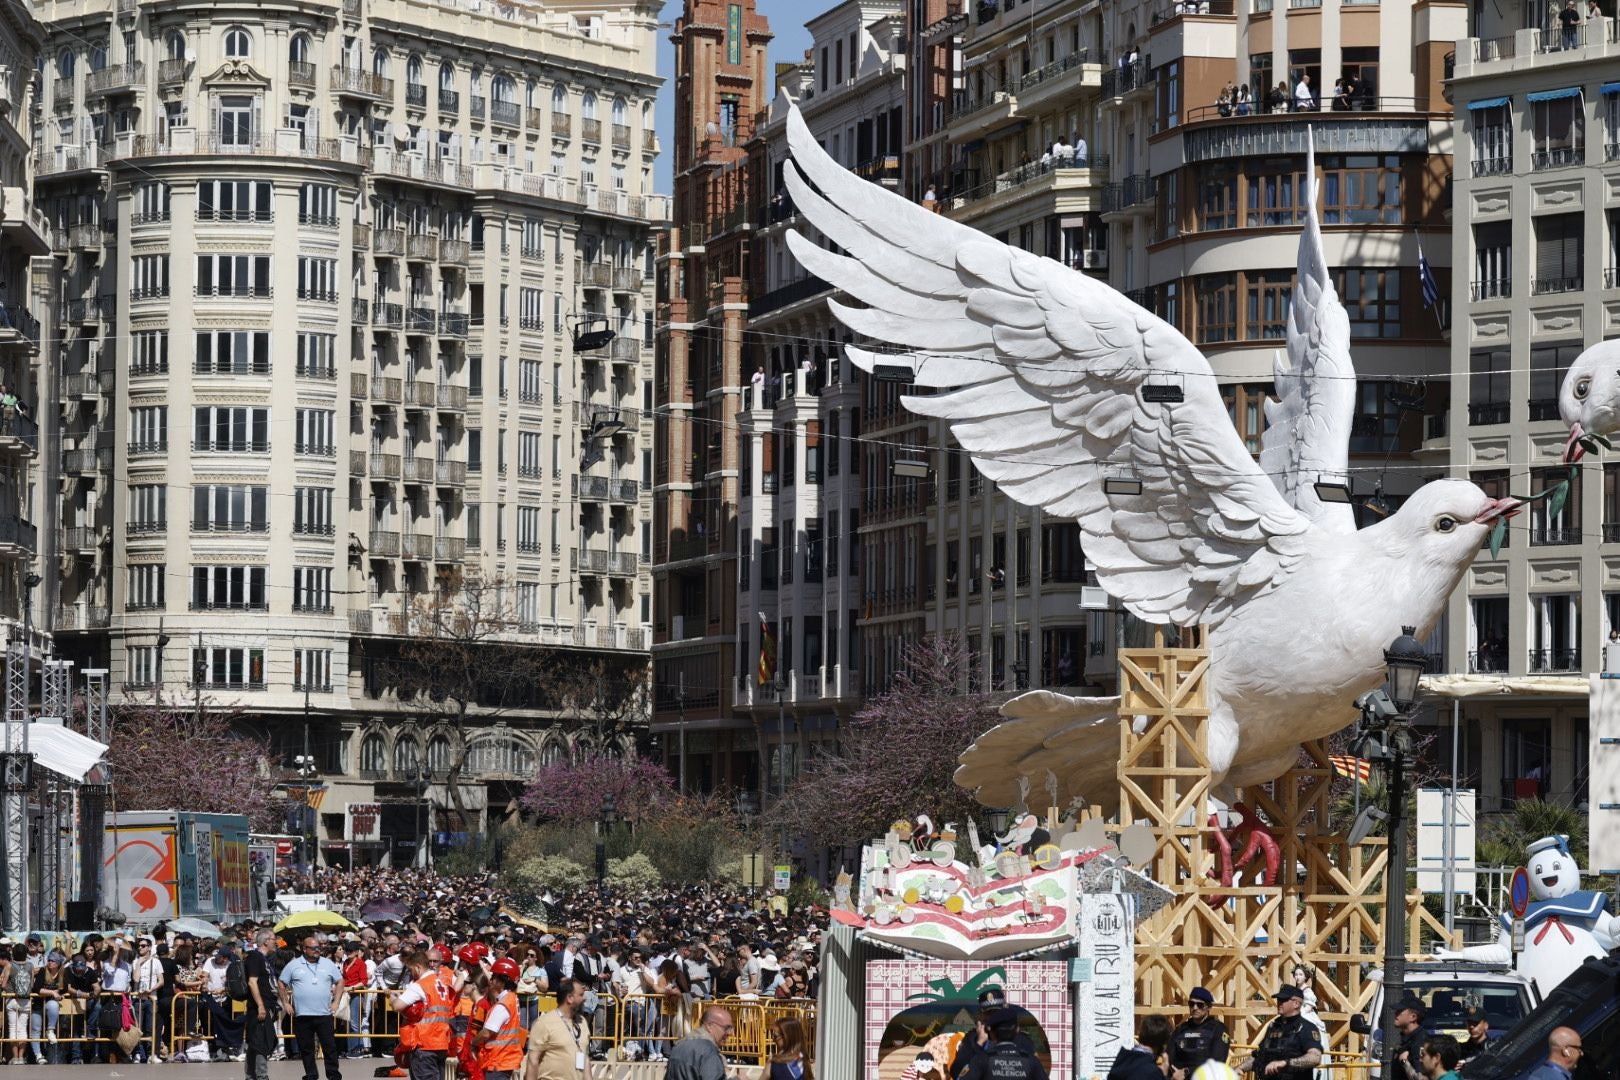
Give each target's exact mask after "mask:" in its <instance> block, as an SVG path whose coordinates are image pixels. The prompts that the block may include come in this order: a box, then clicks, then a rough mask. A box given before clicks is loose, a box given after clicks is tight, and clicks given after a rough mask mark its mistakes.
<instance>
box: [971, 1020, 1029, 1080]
mask: <svg viewBox="0 0 1620 1080" xmlns="http://www.w3.org/2000/svg"><path fill="white" fill-rule="evenodd" d="M986 1026H987V1027H988V1028H989V1029H990V1045H989V1046H987V1047H985V1048H984V1050H983V1052H981V1053H979V1054H977V1055H976V1056H975V1057H974V1058H973V1061H972V1063H971V1064H970V1065H968V1067H967V1071H966V1072H964V1073H963V1074H962V1080H1047V1076H1046V1069H1045V1068H1043V1067H1042V1065H1041V1063H1040V1061H1039V1060H1037V1059H1036V1057H1035V1055H1034V1054H1033V1053H1031V1052H1030V1051H1029V1050H1026V1049H1025V1047H1026V1046H1028V1045H1029V1039H1028V1038H1027V1037H1025V1036H1021V1035H1020V1034H1019V1033H1018V1012H1017V1010H1015V1009H997V1010H996V1011H995V1012H993V1013H991V1014H990V1016H989V1018H988V1019H987V1020H986Z"/></svg>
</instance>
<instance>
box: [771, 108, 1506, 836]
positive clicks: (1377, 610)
mask: <svg viewBox="0 0 1620 1080" xmlns="http://www.w3.org/2000/svg"><path fill="white" fill-rule="evenodd" d="M787 123H788V140H789V145H790V148H791V150H792V154H793V162H794V164H795V165H796V166H797V168H793V167H790V168H788V169H787V177H786V182H787V185H788V189H789V191H790V192H791V193H792V196H793V199H794V202H795V205H796V206H797V208H798V209H799V211H800V212H802V213H803V215H804V217H805V220H806V221H808V222H809V224H810V225H813V226H814V227H815V229H816V230H817V231H818V232H819V233H820V234H821V236H822V237H823V238H825V240H826V241H827V242H828V243H827V245H826V246H823V245H821V244H818V243H817V242H815V241H813V240H811V239H810V238H809V237H808V236H805V235H802V234H800V233H798V232H790V233H789V234H788V238H787V239H788V244H789V246H790V247H791V249H792V250H793V253H794V254H795V255H796V256H797V257H798V259H799V261H800V262H801V263H802V264H803V265H804V267H805V269H806V270H808V271H809V272H811V273H813V274H817V275H819V276H820V277H822V278H823V279H825V280H826V281H828V282H830V283H831V284H833V285H835V286H837V287H838V288H839V289H842V290H843V291H844V292H845V293H846V294H847V295H848V296H849V297H851V298H853V299H854V300H857V301H860V302H861V303H862V304H863V305H865V306H861V307H857V306H852V305H849V304H845V303H838V302H833V303H832V304H831V308H832V310H833V312H834V314H835V315H836V316H837V317H838V319H839V320H841V321H842V322H843V323H844V324H845V325H846V326H848V327H849V328H850V329H852V330H854V331H856V332H857V333H859V334H862V335H865V336H867V337H869V338H872V339H875V340H877V341H879V342H885V343H888V344H889V345H891V346H894V347H897V349H898V351H896V352H883V353H878V352H874V351H871V350H867V349H861V348H855V347H853V346H851V347H848V348H847V352H848V354H849V356H850V357H851V359H852V360H853V361H854V362H855V363H856V364H857V365H859V366H860V367H861V368H863V369H865V370H868V371H870V370H871V369H872V367H873V365H874V364H875V363H879V362H881V363H883V364H903V365H905V366H907V367H909V368H910V369H911V373H912V378H913V380H914V382H915V384H916V385H917V386H918V387H919V388H931V389H932V390H934V391H935V392H933V393H927V392H924V393H919V394H916V395H913V396H910V397H907V398H905V399H904V403H905V406H906V408H908V409H910V410H911V411H912V412H914V413H918V414H921V415H923V416H931V417H939V418H941V419H943V420H945V421H946V422H947V423H948V424H949V426H950V429H951V433H952V434H953V435H954V436H955V438H956V440H957V442H958V443H960V444H961V446H962V447H963V448H964V449H965V450H966V451H967V452H968V453H969V454H970V455H971V456H972V459H973V463H974V465H975V466H977V467H978V469H979V471H980V472H982V473H983V474H984V475H985V476H987V477H989V478H990V479H991V480H992V481H994V482H995V483H996V484H997V485H998V486H999V487H1000V489H1001V490H1002V491H1003V492H1005V493H1006V494H1007V495H1008V496H1010V497H1011V498H1013V499H1016V500H1018V501H1019V502H1022V503H1024V504H1026V505H1029V506H1037V507H1040V508H1042V509H1043V510H1044V511H1045V512H1046V513H1047V514H1048V515H1050V516H1052V517H1057V518H1072V519H1074V520H1075V521H1077V522H1079V525H1080V529H1081V531H1082V536H1083V546H1084V549H1085V552H1086V556H1087V558H1088V559H1089V560H1090V561H1091V562H1092V563H1093V564H1094V565H1095V566H1096V569H1097V577H1098V580H1099V582H1100V583H1101V584H1102V586H1103V587H1104V588H1105V589H1106V590H1107V591H1108V593H1109V594H1110V595H1111V596H1112V597H1114V598H1115V599H1116V600H1117V601H1118V602H1119V603H1120V604H1122V605H1123V606H1124V607H1125V608H1126V609H1127V610H1129V611H1130V612H1132V613H1134V614H1135V615H1136V616H1137V617H1138V618H1141V619H1144V620H1146V621H1148V622H1152V623H1162V624H1175V625H1181V626H1185V625H1191V624H1195V623H1202V624H1204V625H1205V626H1206V627H1208V629H1209V636H1208V645H1209V648H1210V653H1211V663H1210V679H1209V683H1208V689H1209V693H1210V709H1211V716H1210V723H1209V729H1208V730H1209V742H1210V745H1209V751H1210V759H1211V767H1212V769H1213V772H1214V775H1213V777H1212V779H1213V780H1214V782H1215V783H1216V784H1217V785H1218V787H1217V793H1218V794H1219V795H1220V796H1221V797H1222V798H1225V799H1227V800H1228V801H1230V800H1231V797H1232V793H1231V789H1232V788H1237V787H1242V786H1243V785H1246V784H1255V783H1260V782H1263V781H1266V780H1271V779H1273V778H1275V777H1277V776H1279V775H1281V774H1282V773H1283V772H1285V771H1287V770H1288V769H1289V768H1290V767H1291V766H1292V765H1293V764H1294V763H1295V761H1296V759H1297V758H1298V754H1299V745H1300V743H1301V742H1303V741H1305V740H1309V739H1314V738H1319V737H1322V736H1326V735H1328V734H1331V733H1332V732H1335V731H1337V730H1339V729H1340V728H1342V727H1344V726H1345V725H1346V724H1347V723H1349V722H1350V721H1351V720H1353V719H1354V715H1355V713H1354V707H1353V701H1354V699H1355V697H1356V696H1357V695H1358V694H1360V693H1362V692H1363V691H1365V690H1369V689H1371V688H1373V687H1375V686H1377V685H1378V684H1379V683H1380V682H1381V681H1382V679H1383V676H1384V659H1383V649H1384V647H1385V646H1386V645H1388V643H1389V642H1390V641H1391V640H1392V639H1393V638H1395V637H1396V636H1397V635H1398V634H1399V633H1400V631H1401V627H1402V626H1403V625H1405V626H1415V627H1421V628H1425V629H1426V628H1428V627H1430V626H1432V625H1433V623H1434V622H1435V620H1436V619H1437V618H1438V617H1439V615H1440V612H1441V610H1442V609H1443V608H1444V606H1445V603H1446V598H1447V596H1449V595H1450V593H1451V591H1452V589H1453V588H1454V587H1455V586H1456V585H1457V582H1458V581H1459V579H1460V578H1461V577H1462V574H1463V571H1464V569H1465V568H1466V567H1467V566H1468V564H1469V563H1470V562H1472V561H1473V558H1474V555H1475V553H1477V552H1478V551H1479V549H1480V546H1481V544H1482V543H1483V542H1484V540H1485V538H1486V534H1487V533H1488V532H1489V530H1490V529H1491V527H1492V526H1493V524H1494V523H1495V521H1496V520H1497V519H1498V518H1499V517H1502V516H1505V515H1510V514H1511V513H1513V511H1514V510H1516V509H1517V508H1518V505H1519V504H1518V502H1517V501H1516V500H1513V499H1492V498H1491V497H1489V496H1488V495H1486V494H1485V493H1484V492H1483V491H1481V490H1480V489H1479V488H1478V487H1476V486H1475V485H1473V484H1471V483H1468V482H1466V481H1461V480H1445V481H1436V482H1433V483H1430V484H1427V485H1425V486H1424V487H1422V488H1420V489H1418V491H1416V492H1415V493H1414V494H1413V495H1412V496H1411V497H1410V498H1409V499H1408V500H1407V501H1406V502H1405V503H1404V504H1403V505H1402V506H1401V508H1400V510H1399V511H1398V512H1396V513H1395V514H1393V515H1391V516H1390V517H1388V518H1386V519H1385V520H1383V521H1380V522H1378V523H1377V524H1375V525H1372V526H1370V527H1369V528H1366V529H1362V530H1360V531H1357V530H1356V528H1355V524H1354V520H1353V518H1352V516H1351V511H1350V508H1349V507H1348V506H1345V505H1342V504H1324V503H1321V502H1319V501H1318V500H1317V498H1316V494H1315V491H1314V488H1313V486H1312V485H1313V484H1314V483H1315V482H1316V481H1317V480H1318V479H1319V478H1327V479H1329V480H1336V481H1339V482H1343V480H1344V478H1345V476H1346V474H1347V470H1348V462H1349V447H1348V439H1349V434H1350V425H1351V419H1352V416H1353V411H1354V403H1355V381H1354V371H1353V369H1352V367H1351V364H1350V356H1349V339H1350V331H1349V323H1348V320H1347V318H1346V316H1345V312H1344V309H1343V307H1342V306H1341V304H1340V303H1339V300H1338V298H1337V296H1336V294H1335V292H1334V289H1333V285H1332V281H1331V278H1330V276H1329V273H1328V267H1327V265H1326V262H1325V259H1324V256H1323V252H1322V240H1321V235H1320V231H1319V229H1318V228H1317V225H1316V221H1315V211H1314V206H1315V202H1316V200H1315V194H1314V188H1315V184H1314V181H1313V183H1312V194H1311V198H1310V199H1309V205H1310V206H1311V207H1313V210H1312V212H1311V217H1310V219H1309V221H1308V224H1307V226H1306V230H1305V235H1304V237H1303V238H1302V241H1301V245H1300V266H1299V271H1300V272H1299V280H1298V283H1297V284H1296V286H1295V289H1294V294H1293V306H1292V311H1291V314H1290V321H1289V327H1288V338H1287V345H1288V359H1287V361H1286V363H1285V362H1284V361H1283V360H1282V359H1281V358H1279V359H1278V362H1277V371H1276V384H1277V391H1278V393H1279V395H1280V398H1281V400H1279V401H1277V402H1275V403H1273V404H1271V405H1269V406H1268V409H1267V417H1268V420H1269V423H1270V427H1269V429H1268V430H1267V432H1266V435H1265V440H1264V443H1263V449H1262V452H1261V455H1260V460H1259V461H1258V462H1257V461H1256V460H1255V459H1254V458H1253V457H1252V456H1251V455H1250V454H1249V453H1248V452H1247V451H1246V450H1245V448H1244V446H1243V443H1242V442H1241V441H1240V440H1239V438H1238V435H1237V432H1236V430H1235V429H1234V428H1233V426H1232V423H1231V421H1230V419H1229V418H1228V416H1227V412H1226V408H1225V406H1224V404H1223V403H1222V401H1221V395H1220V390H1219V387H1218V386H1217V384H1216V381H1215V378H1214V373H1213V372H1212V371H1211V369H1210V366H1209V363H1208V362H1207V361H1206V360H1205V359H1204V357H1203V356H1201V355H1200V354H1199V352H1198V350H1197V349H1196V348H1194V347H1193V345H1192V343H1190V342H1189V341H1187V339H1186V338H1184V337H1182V336H1181V334H1179V333H1178V332H1177V331H1176V330H1175V329H1174V328H1173V327H1171V326H1169V325H1167V324H1166V323H1164V322H1163V321H1162V320H1160V319H1158V318H1156V317H1155V316H1153V315H1152V314H1150V313H1149V312H1147V311H1144V310H1143V309H1142V308H1139V307H1137V306H1136V305H1135V304H1132V303H1131V302H1130V301H1128V300H1126V299H1125V297H1123V296H1122V295H1120V294H1119V293H1117V292H1115V291H1114V290H1113V289H1111V288H1109V287H1108V286H1106V285H1104V284H1102V283H1101V282H1099V281H1096V280H1094V279H1092V278H1089V277H1086V276H1085V275H1083V274H1080V273H1078V272H1076V271H1073V270H1070V269H1069V268H1067V267H1065V266H1063V265H1061V264H1060V263H1057V262H1055V261H1053V260H1051V259H1047V258H1041V257H1039V256H1036V255H1032V254H1030V253H1029V252H1025V251H1020V250H1018V249H1016V248H1012V247H1009V246H1007V245H1006V244H1002V243H999V242H997V241H996V240H994V239H992V238H990V237H989V236H986V235H985V234H983V233H980V232H977V231H975V230H973V229H970V228H968V227H967V226H964V225H960V224H957V223H955V222H952V221H950V220H948V219H945V218H942V217H940V216H938V215H936V214H932V213H929V212H928V211H926V210H924V209H922V208H921V207H919V206H916V205H913V204H912V203H910V202H907V201H906V200H905V199H903V198H901V197H899V196H897V195H895V194H893V193H891V192H888V191H885V190H884V189H882V188H880V187H878V186H877V185H874V184H870V183H867V182H866V181H864V180H861V179H859V178H857V177H856V176H854V175H853V174H851V173H849V172H848V171H846V170H845V169H843V168H841V167H839V166H838V165H837V164H836V163H835V162H833V161H832V160H831V159H830V158H829V157H828V156H827V155H826V154H825V153H824V152H823V151H822V150H821V148H820V147H819V146H818V145H817V144H816V140H815V138H814V137H813V136H812V135H811V134H810V132H809V130H808V128H806V126H805V124H804V121H803V119H802V118H801V117H800V116H799V114H798V112H797V110H794V111H792V112H790V113H789V116H788V122H787ZM1307 174H1308V175H1312V176H1314V172H1313V171H1311V170H1309V169H1308V170H1307ZM1154 385H1162V386H1171V385H1173V386H1177V387H1180V388H1182V390H1183V393H1182V400H1180V401H1160V400H1154V399H1158V398H1162V397H1164V396H1166V395H1164V394H1162V393H1153V392H1149V393H1144V389H1145V388H1148V387H1151V386H1154ZM1172 396H1173V395H1172ZM1106 478H1119V479H1122V480H1125V481H1127V483H1125V484H1116V485H1112V486H1114V487H1115V488H1116V490H1129V488H1131V487H1132V486H1133V482H1139V483H1140V490H1139V492H1137V493H1126V494H1118V493H1116V494H1110V493H1108V492H1107V491H1105V490H1104V483H1103V482H1104V480H1105V479H1106ZM1118 707H1119V699H1118V698H1076V697H1068V696H1065V695H1062V694H1057V693H1053V692H1050V691H1044V690H1037V691H1034V692H1032V693H1027V694H1024V695H1022V696H1020V697H1018V698H1015V699H1014V700H1012V701H1011V702H1009V703H1008V704H1007V705H1006V706H1005V707H1004V708H1003V710H1002V714H1003V716H1005V717H1006V718H1007V719H1006V721H1005V722H1004V723H1002V724H1000V725H998V726H997V727H996V728H994V729H993V730H991V731H990V732H988V733H986V734H985V735H984V736H983V737H981V738H980V739H979V740H978V741H977V742H976V743H975V744H974V745H973V747H972V748H971V749H969V750H968V751H967V752H966V753H964V754H963V755H962V759H961V766H960V768H959V769H958V771H957V782H958V783H960V784H962V785H963V786H964V787H967V788H969V789H971V790H974V791H975V792H976V793H977V795H978V797H979V799H980V800H981V801H983V802H985V803H987V804H990V805H1003V806H1006V805H1013V804H1015V803H1018V802H1020V801H1021V794H1022V793H1021V790H1020V787H1021V785H1020V781H1021V780H1023V781H1024V785H1023V786H1026V787H1027V786H1028V785H1029V784H1031V783H1033V785H1034V786H1035V788H1036V789H1037V790H1038V789H1040V788H1041V787H1042V786H1045V787H1047V789H1048V790H1049V791H1052V787H1053V785H1055V786H1056V788H1057V790H1055V791H1052V795H1053V797H1054V798H1055V799H1057V800H1058V802H1057V805H1060V806H1061V805H1065V804H1066V803H1067V802H1068V801H1069V800H1070V799H1073V798H1076V797H1080V798H1083V799H1085V800H1086V801H1087V802H1094V803H1097V804H1099V805H1102V806H1105V807H1111V806H1112V805H1114V804H1115V803H1116V802H1117V798H1118V787H1117V783H1116V780H1115V768H1116V764H1117V761H1118V756H1119V755H1118V745H1119V743H1118V737H1119V736H1118V731H1117V728H1116V727H1115V724H1116V722H1117V710H1118Z"/></svg>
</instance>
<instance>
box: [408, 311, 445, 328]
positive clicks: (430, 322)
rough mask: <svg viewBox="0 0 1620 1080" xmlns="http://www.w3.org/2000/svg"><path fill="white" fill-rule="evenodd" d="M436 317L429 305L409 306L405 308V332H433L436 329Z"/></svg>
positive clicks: (437, 321)
mask: <svg viewBox="0 0 1620 1080" xmlns="http://www.w3.org/2000/svg"><path fill="white" fill-rule="evenodd" d="M438 323H439V320H438V317H437V316H436V315H435V314H434V312H433V309H432V308H430V307H409V308H406V309H405V332H406V333H407V334H433V333H434V332H435V331H436V330H437V329H438Z"/></svg>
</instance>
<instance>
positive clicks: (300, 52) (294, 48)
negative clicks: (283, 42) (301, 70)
mask: <svg viewBox="0 0 1620 1080" xmlns="http://www.w3.org/2000/svg"><path fill="white" fill-rule="evenodd" d="M287 60H288V62H289V63H293V64H307V63H309V35H308V34H294V35H293V36H292V40H291V41H289V42H288V43H287Z"/></svg>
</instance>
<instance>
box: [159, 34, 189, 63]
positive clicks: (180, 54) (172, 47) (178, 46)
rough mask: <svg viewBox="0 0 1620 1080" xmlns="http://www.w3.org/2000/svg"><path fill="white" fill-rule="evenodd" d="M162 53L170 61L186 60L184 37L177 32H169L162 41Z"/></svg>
mask: <svg viewBox="0 0 1620 1080" xmlns="http://www.w3.org/2000/svg"><path fill="white" fill-rule="evenodd" d="M163 51H164V52H165V53H167V54H168V57H169V59H170V60H184V59H185V58H186V35H184V34H182V33H181V32H180V31H178V30H170V31H169V33H168V35H167V36H166V37H165V38H164V39H163Z"/></svg>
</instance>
